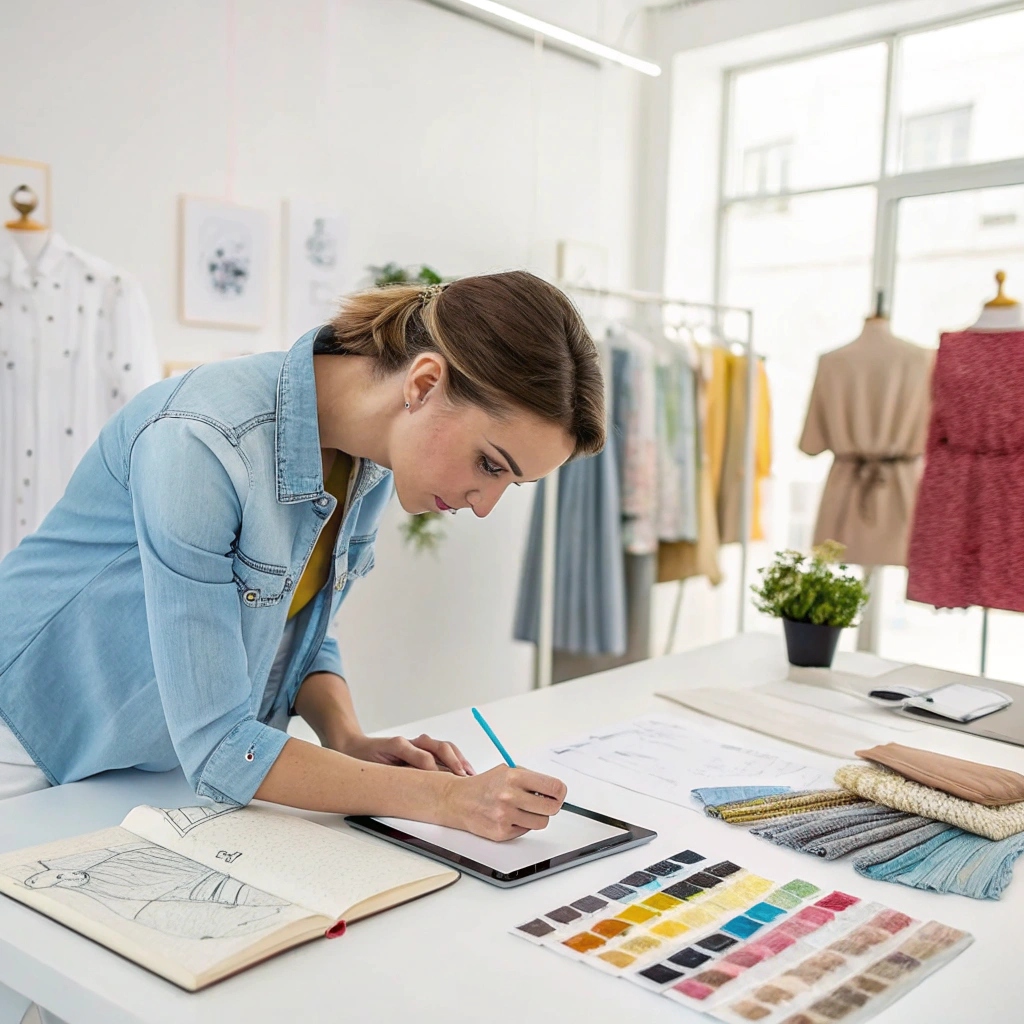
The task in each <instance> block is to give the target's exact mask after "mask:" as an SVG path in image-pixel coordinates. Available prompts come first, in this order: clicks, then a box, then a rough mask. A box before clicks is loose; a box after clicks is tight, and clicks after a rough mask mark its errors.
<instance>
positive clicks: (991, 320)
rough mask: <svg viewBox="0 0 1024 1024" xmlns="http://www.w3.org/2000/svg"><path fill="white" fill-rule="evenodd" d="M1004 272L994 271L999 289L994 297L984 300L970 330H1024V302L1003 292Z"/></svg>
mask: <svg viewBox="0 0 1024 1024" xmlns="http://www.w3.org/2000/svg"><path fill="white" fill-rule="evenodd" d="M1005 281H1006V273H1005V271H1002V270H997V271H996V283H997V284H998V285H999V290H998V292H997V293H996V297H995V298H994V299H991V300H990V301H989V302H986V303H985V305H984V306H983V307H982V310H981V315H980V316H979V317H978V319H977V320H976V321H975V322H974V323H973V324H972V325H971V330H972V331H1024V304H1022V303H1020V302H1018V301H1017V300H1016V299H1011V298H1010V297H1009V296H1008V295H1007V294H1005V293H1004V292H1003V283H1004V282H1005Z"/></svg>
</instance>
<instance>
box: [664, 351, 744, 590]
mask: <svg viewBox="0 0 1024 1024" xmlns="http://www.w3.org/2000/svg"><path fill="white" fill-rule="evenodd" d="M700 356H701V358H700V364H699V369H698V373H697V380H696V389H697V446H698V455H699V477H698V493H697V540H696V542H695V543H693V542H690V541H662V542H661V543H660V544H659V545H658V582H659V583H668V582H671V581H675V580H685V579H689V578H690V577H691V576H706V577H707V578H708V580H709V581H710V583H711V585H712V586H715V587H717V586H718V584H719V583H721V582H722V570H721V568H720V567H719V564H718V549H719V547H720V546H721V545H720V543H719V537H718V509H717V505H718V485H719V481H720V480H721V476H722V462H723V459H724V457H725V431H726V418H727V413H728V404H729V397H728V396H729V390H728V388H729V369H728V367H729V354H728V353H727V352H726V351H725V350H724V349H721V348H713V349H701V352H700Z"/></svg>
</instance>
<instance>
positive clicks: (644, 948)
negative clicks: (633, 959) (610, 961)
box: [619, 935, 661, 956]
mask: <svg viewBox="0 0 1024 1024" xmlns="http://www.w3.org/2000/svg"><path fill="white" fill-rule="evenodd" d="M660 945H661V941H660V940H659V939H653V938H651V936H650V935H635V936H634V937H633V938H632V939H626V941H625V942H624V943H622V945H621V946H619V949H621V950H622V951H623V952H624V953H634V954H635V955H636V956H643V954H644V953H650V951H651V950H652V949H657V948H658V947H659V946H660Z"/></svg>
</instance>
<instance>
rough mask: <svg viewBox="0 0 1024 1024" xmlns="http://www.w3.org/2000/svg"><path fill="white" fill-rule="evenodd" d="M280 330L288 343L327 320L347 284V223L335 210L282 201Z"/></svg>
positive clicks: (293, 201)
mask: <svg viewBox="0 0 1024 1024" xmlns="http://www.w3.org/2000/svg"><path fill="white" fill-rule="evenodd" d="M281 219H282V222H283V225H284V251H285V260H284V267H285V272H284V330H285V344H286V345H290V344H291V343H292V342H293V341H295V340H296V339H298V338H300V337H302V335H303V334H305V333H306V331H308V330H311V329H312V328H314V327H316V326H318V325H319V324H322V323H325V322H326V321H328V320H330V319H331V318H332V317H333V316H334V314H335V312H336V311H337V307H338V300H339V299H340V298H341V296H342V294H343V293H344V291H345V289H346V288H347V287H348V280H349V274H348V222H347V220H346V219H345V217H343V216H342V215H341V214H340V213H338V212H337V211H336V210H331V209H329V208H327V207H325V206H321V205H318V204H316V203H309V202H305V201H303V200H294V199H292V200H285V202H284V204H283V209H282V218H281Z"/></svg>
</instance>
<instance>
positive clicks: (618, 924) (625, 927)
mask: <svg viewBox="0 0 1024 1024" xmlns="http://www.w3.org/2000/svg"><path fill="white" fill-rule="evenodd" d="M629 928H630V925H629V922H628V921H620V920H619V919H618V918H617V917H609V918H605V920H603V921H595V922H594V923H593V924H592V925H591V926H590V930H591V931H592V932H595V933H596V934H598V935H603V936H604V937H605V938H606V939H614V938H615V936H616V935H621V934H622V933H623V932H628V931H629Z"/></svg>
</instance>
